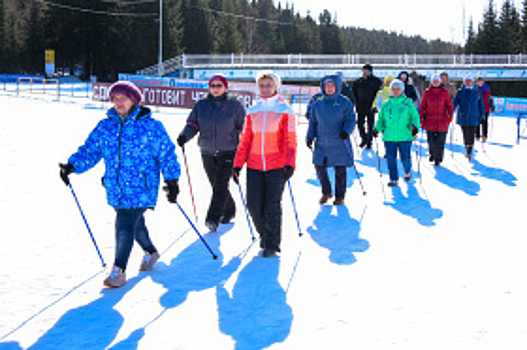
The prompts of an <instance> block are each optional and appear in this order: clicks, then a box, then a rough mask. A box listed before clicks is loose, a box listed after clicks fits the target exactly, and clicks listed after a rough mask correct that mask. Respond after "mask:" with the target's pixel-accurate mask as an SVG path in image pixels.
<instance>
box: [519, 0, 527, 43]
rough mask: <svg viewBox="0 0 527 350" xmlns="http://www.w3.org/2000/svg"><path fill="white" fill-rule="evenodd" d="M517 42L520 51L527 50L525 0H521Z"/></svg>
mask: <svg viewBox="0 0 527 350" xmlns="http://www.w3.org/2000/svg"><path fill="white" fill-rule="evenodd" d="M519 44H520V52H524V53H525V52H527V0H524V1H523V8H522V14H521V28H520V38H519Z"/></svg>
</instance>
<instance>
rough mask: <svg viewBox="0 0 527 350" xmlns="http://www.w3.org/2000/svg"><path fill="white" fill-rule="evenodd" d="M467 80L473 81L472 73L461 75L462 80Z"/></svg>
mask: <svg viewBox="0 0 527 350" xmlns="http://www.w3.org/2000/svg"><path fill="white" fill-rule="evenodd" d="M467 80H472V81H474V78H472V75H465V76H464V77H463V82H466V81H467Z"/></svg>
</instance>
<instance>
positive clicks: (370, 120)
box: [357, 111, 375, 146]
mask: <svg viewBox="0 0 527 350" xmlns="http://www.w3.org/2000/svg"><path fill="white" fill-rule="evenodd" d="M365 122H366V124H367V127H368V129H367V130H366V128H365V127H364V123H365ZM374 123H375V115H374V114H373V112H372V111H370V112H368V113H360V112H359V113H358V120H357V126H358V128H359V134H360V137H361V139H362V142H361V143H362V144H366V145H369V146H371V140H372V137H373V125H374Z"/></svg>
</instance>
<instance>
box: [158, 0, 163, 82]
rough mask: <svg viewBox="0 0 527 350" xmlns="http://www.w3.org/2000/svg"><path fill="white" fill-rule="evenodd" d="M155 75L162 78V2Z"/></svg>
mask: <svg viewBox="0 0 527 350" xmlns="http://www.w3.org/2000/svg"><path fill="white" fill-rule="evenodd" d="M157 75H159V76H160V77H162V76H163V0H159V57H158V62H157Z"/></svg>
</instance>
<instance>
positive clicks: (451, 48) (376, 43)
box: [0, 0, 463, 80]
mask: <svg viewBox="0 0 527 350" xmlns="http://www.w3.org/2000/svg"><path fill="white" fill-rule="evenodd" d="M158 38H159V2H158V1H157V0H135V1H129V0H91V1H87V0H38V1H37V0H0V72H10V73H30V74H42V73H43V72H44V51H45V50H46V49H53V50H55V55H56V67H57V68H59V69H64V70H65V71H67V72H69V73H70V74H73V73H77V74H78V73H80V74H81V75H82V78H84V79H87V78H89V76H91V75H95V76H97V77H98V78H99V79H101V80H113V79H115V78H116V76H117V74H118V73H133V72H135V71H137V70H139V69H142V68H145V67H147V66H150V65H152V64H155V63H157V61H158V47H159V40H158ZM231 52H234V53H242V52H243V53H246V54H288V53H305V54H348V53H361V54H373V53H375V54H403V53H408V54H413V53H419V54H442V53H461V52H463V48H462V47H461V46H459V45H456V44H453V43H448V42H444V41H441V40H426V39H424V38H422V37H421V36H406V35H403V34H398V33H395V32H387V31H384V30H366V29H363V28H357V27H351V26H348V27H343V26H339V25H338V23H337V21H336V19H335V17H334V16H333V15H332V14H331V13H330V12H329V11H327V10H324V11H323V12H322V13H320V14H319V15H318V17H317V18H313V17H311V16H310V15H309V14H308V15H307V16H305V17H303V16H300V14H299V13H298V12H297V11H295V9H294V3H292V4H291V6H289V5H286V6H285V8H283V7H282V6H281V5H280V4H278V6H275V5H274V3H273V1H272V0H249V1H248V0H164V1H163V60H166V59H169V58H172V57H175V56H177V55H180V54H182V53H187V54H211V53H231Z"/></svg>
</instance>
